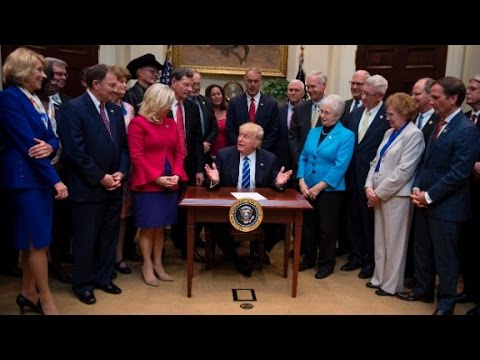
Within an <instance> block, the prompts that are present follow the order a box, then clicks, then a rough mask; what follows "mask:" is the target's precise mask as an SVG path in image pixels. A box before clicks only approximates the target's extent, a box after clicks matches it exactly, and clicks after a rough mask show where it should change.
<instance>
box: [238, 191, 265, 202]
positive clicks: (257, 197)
mask: <svg viewBox="0 0 480 360" xmlns="http://www.w3.org/2000/svg"><path fill="white" fill-rule="evenodd" d="M230 194H232V195H233V196H235V198H236V199H245V198H246V199H253V200H267V198H266V197H264V196H262V195H260V194H259V193H258V192H232V193H230Z"/></svg>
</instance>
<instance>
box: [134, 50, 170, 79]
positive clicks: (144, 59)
mask: <svg viewBox="0 0 480 360" xmlns="http://www.w3.org/2000/svg"><path fill="white" fill-rule="evenodd" d="M144 66H154V67H156V68H157V69H158V70H162V69H163V65H162V64H160V63H159V62H158V61H157V59H155V55H153V54H145V55H142V56H140V57H138V58H136V59H133V60H132V61H130V62H129V63H128V65H127V69H128V71H130V74H131V75H132V79H137V70H138V69H140V68H142V67H144Z"/></svg>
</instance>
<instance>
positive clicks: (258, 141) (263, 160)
mask: <svg viewBox="0 0 480 360" xmlns="http://www.w3.org/2000/svg"><path fill="white" fill-rule="evenodd" d="M262 140H263V129H262V127H261V126H260V125H257V124H254V123H245V124H243V125H241V126H240V129H239V135H238V138H237V145H235V146H229V147H226V148H223V149H221V150H220V151H219V152H218V153H217V157H216V159H215V162H214V163H213V164H212V167H210V166H209V165H208V164H207V165H205V172H206V175H207V176H208V178H209V180H210V183H209V184H207V186H208V185H209V186H210V188H211V189H214V188H216V187H219V186H229V187H238V188H246V189H255V188H261V187H272V188H273V189H275V190H277V191H283V190H284V186H285V185H286V183H287V181H288V179H290V176H291V175H292V170H289V171H285V168H284V167H283V166H282V168H281V169H280V171H278V167H277V159H276V156H275V155H274V154H272V153H270V152H269V151H267V150H263V149H260V146H261V145H262ZM245 163H246V164H245ZM247 164H248V165H247ZM247 174H249V175H247ZM244 175H245V176H244ZM264 226H265V225H264ZM220 228H222V229H220ZM218 231H222V235H223V236H220V237H219V238H220V239H222V240H223V241H222V243H221V244H220V246H221V247H222V250H223V252H224V253H225V256H226V257H227V258H230V259H232V260H233V261H234V263H235V266H236V268H237V269H238V271H239V272H240V273H241V274H242V275H244V276H246V277H249V276H251V271H252V268H251V266H250V265H249V264H247V263H245V262H243V261H242V260H241V259H240V257H239V256H238V254H237V253H236V251H235V247H234V245H233V242H232V241H230V240H225V238H226V237H227V236H228V235H227V234H226V228H225V227H222V226H219V228H218ZM215 233H217V234H218V232H217V229H216V231H215ZM265 233H266V234H267V239H266V243H265V249H266V250H267V251H270V250H271V249H272V248H273V246H274V245H275V243H276V241H275V239H272V238H269V234H272V231H269V230H266V231H265Z"/></svg>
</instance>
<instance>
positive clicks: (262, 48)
mask: <svg viewBox="0 0 480 360" xmlns="http://www.w3.org/2000/svg"><path fill="white" fill-rule="evenodd" d="M287 56H288V45H173V47H172V61H173V66H174V67H188V68H194V69H196V70H197V71H198V72H200V73H202V74H234V75H243V74H245V71H246V70H247V69H248V68H250V67H257V68H259V69H260V70H261V71H262V74H263V75H264V76H276V77H281V76H287Z"/></svg>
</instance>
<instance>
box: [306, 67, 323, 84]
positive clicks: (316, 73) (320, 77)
mask: <svg viewBox="0 0 480 360" xmlns="http://www.w3.org/2000/svg"><path fill="white" fill-rule="evenodd" d="M308 76H317V77H318V80H320V82H321V83H322V84H324V85H326V84H327V75H325V74H324V73H323V72H321V71H320V70H312V71H310V72H309V73H308V75H307V77H308Z"/></svg>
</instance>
